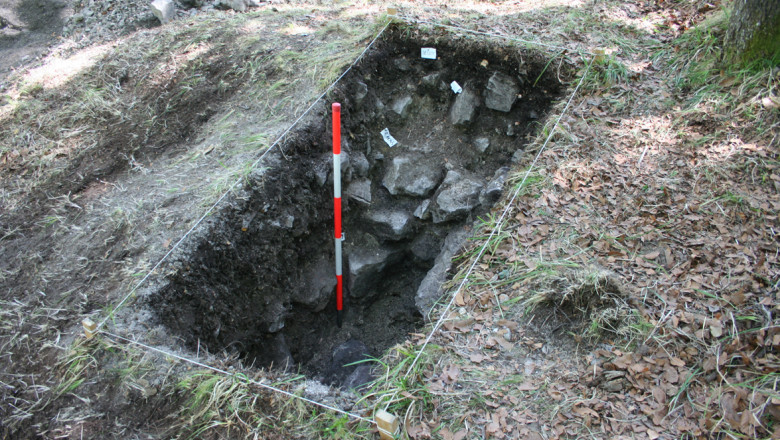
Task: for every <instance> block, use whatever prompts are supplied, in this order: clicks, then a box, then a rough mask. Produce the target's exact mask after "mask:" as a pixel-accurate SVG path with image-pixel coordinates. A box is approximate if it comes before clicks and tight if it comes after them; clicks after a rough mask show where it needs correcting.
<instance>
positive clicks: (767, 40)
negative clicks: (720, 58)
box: [723, 0, 780, 63]
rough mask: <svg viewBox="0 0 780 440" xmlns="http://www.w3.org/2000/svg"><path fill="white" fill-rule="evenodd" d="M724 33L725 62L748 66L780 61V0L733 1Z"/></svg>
mask: <svg viewBox="0 0 780 440" xmlns="http://www.w3.org/2000/svg"><path fill="white" fill-rule="evenodd" d="M732 4H733V8H732V13H731V19H730V20H729V27H728V29H727V30H726V39H725V44H724V47H723V49H724V51H723V52H724V59H725V61H726V62H730V63H748V62H751V61H755V60H759V59H767V60H772V61H774V63H778V60H779V59H780V1H778V0H734V2H733V3H732Z"/></svg>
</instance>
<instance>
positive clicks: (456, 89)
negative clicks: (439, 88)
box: [450, 81, 463, 95]
mask: <svg viewBox="0 0 780 440" xmlns="http://www.w3.org/2000/svg"><path fill="white" fill-rule="evenodd" d="M450 88H451V89H452V91H453V92H455V94H456V95H457V94H458V93H460V92H462V91H463V88H461V87H460V84H458V82H457V81H453V82H452V83H451V84H450Z"/></svg>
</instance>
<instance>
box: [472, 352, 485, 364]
mask: <svg viewBox="0 0 780 440" xmlns="http://www.w3.org/2000/svg"><path fill="white" fill-rule="evenodd" d="M485 359H487V357H486V356H484V355H482V354H479V353H474V354H471V355H469V360H470V361H471V362H474V363H475V364H479V363H481V362H482V361H484V360H485Z"/></svg>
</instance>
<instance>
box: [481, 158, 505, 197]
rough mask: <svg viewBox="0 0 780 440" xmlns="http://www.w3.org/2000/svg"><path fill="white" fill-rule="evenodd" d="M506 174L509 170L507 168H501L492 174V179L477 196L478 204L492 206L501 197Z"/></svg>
mask: <svg viewBox="0 0 780 440" xmlns="http://www.w3.org/2000/svg"><path fill="white" fill-rule="evenodd" d="M507 173H509V168H507V167H501V168H499V169H497V170H496V172H495V173H494V174H493V178H492V179H491V180H490V182H488V183H487V185H485V188H484V189H483V190H482V192H481V193H480V194H479V203H482V204H483V205H486V204H487V205H489V204H493V203H495V202H496V200H498V198H499V197H501V192H502V191H503V189H504V181H505V180H506V175H507Z"/></svg>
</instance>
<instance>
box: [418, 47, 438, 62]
mask: <svg viewBox="0 0 780 440" xmlns="http://www.w3.org/2000/svg"><path fill="white" fill-rule="evenodd" d="M420 56H421V57H422V58H425V59H426V60H435V59H436V49H434V48H432V47H423V48H422V49H420Z"/></svg>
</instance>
